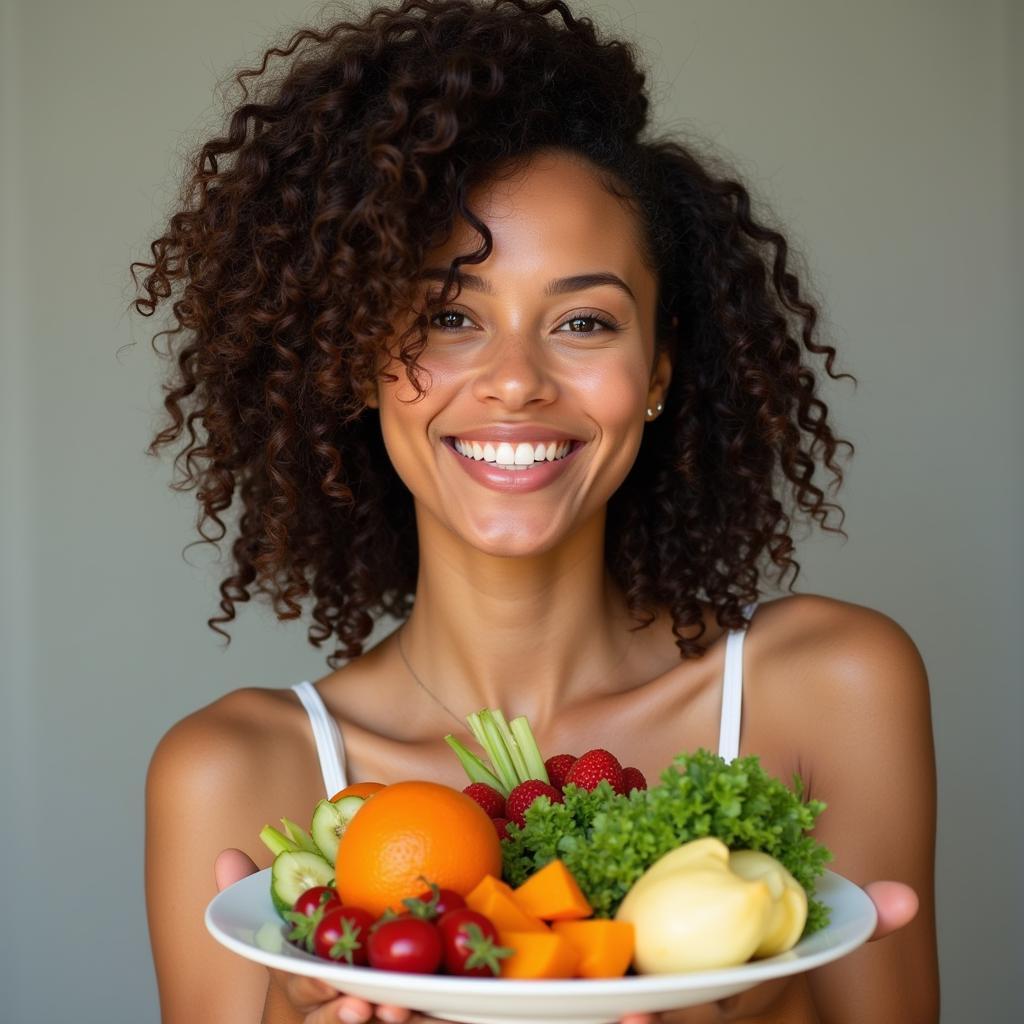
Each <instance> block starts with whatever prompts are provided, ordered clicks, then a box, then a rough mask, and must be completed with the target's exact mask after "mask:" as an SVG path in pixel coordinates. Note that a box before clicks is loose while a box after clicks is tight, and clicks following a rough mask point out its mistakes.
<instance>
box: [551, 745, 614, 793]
mask: <svg viewBox="0 0 1024 1024" xmlns="http://www.w3.org/2000/svg"><path fill="white" fill-rule="evenodd" d="M602 779H607V780H608V781H609V782H610V783H611V784H612V789H614V790H615V792H616V793H621V792H623V789H622V765H621V764H619V761H618V758H617V757H616V756H615V755H614V754H612V753H610V752H609V751H607V750H605V749H603V748H602V747H597V748H595V749H594V750H588V751H587V752H586V753H585V754H584V755H583V756H582V757H581V758H580V759H579V760H578V761H577V762H576V763H575V764H574V765H573V766H572V767H571V768H570V769H569V774H568V775H567V776H566V777H565V784H566V785H568V784H569V783H570V782H571V783H573V784H574V785H577V786H579V787H580V789H586V790H588V791H589V790H592V789H595V788H596V787H597V784H598V783H599V782H600V781H601V780H602Z"/></svg>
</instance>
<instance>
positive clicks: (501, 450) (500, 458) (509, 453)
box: [494, 441, 516, 466]
mask: <svg viewBox="0 0 1024 1024" xmlns="http://www.w3.org/2000/svg"><path fill="white" fill-rule="evenodd" d="M494 459H495V461H496V462H499V463H501V464H503V465H506V466H514V465H515V464H516V450H515V448H513V447H512V445H510V444H509V443H508V441H502V442H501V444H499V445H498V447H497V449H496V450H495V452H494Z"/></svg>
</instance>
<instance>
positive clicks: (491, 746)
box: [480, 711, 519, 792]
mask: <svg viewBox="0 0 1024 1024" xmlns="http://www.w3.org/2000/svg"><path fill="white" fill-rule="evenodd" d="M480 723H481V725H482V726H483V730H484V739H485V740H486V743H485V744H484V749H485V750H486V751H487V753H488V754H490V755H491V762H492V763H493V764H494V768H495V771H497V773H498V776H499V777H500V778H501V781H502V782H504V783H505V788H506V789H507V790H508V791H509V792H511V791H512V790H513V789H515V788H516V786H518V785H519V778H518V776H517V775H516V770H515V767H514V765H513V764H512V757H511V755H510V754H509V752H508V748H507V747H506V746H505V741H504V739H503V738H502V735H501V729H500V728H499V727H498V724H497V723H496V722H495V721H494V718H493V717H492V715H491V714H490V712H488V711H485V712H483V713H482V714H481V716H480Z"/></svg>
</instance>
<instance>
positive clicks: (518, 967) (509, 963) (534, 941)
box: [498, 931, 579, 979]
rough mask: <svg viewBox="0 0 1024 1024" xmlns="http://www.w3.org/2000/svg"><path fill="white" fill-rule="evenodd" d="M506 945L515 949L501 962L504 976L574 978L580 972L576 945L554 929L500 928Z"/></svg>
mask: <svg viewBox="0 0 1024 1024" xmlns="http://www.w3.org/2000/svg"><path fill="white" fill-rule="evenodd" d="M498 937H499V938H500V940H501V944H502V945H503V946H510V947H511V948H512V949H514V950H515V952H514V953H513V954H512V955H511V956H510V957H507V958H504V959H502V961H501V977H503V978H522V979H537V978H572V977H574V976H575V974H576V965H577V964H578V963H579V953H578V952H577V950H576V947H575V946H574V945H573V944H572V943H571V942H570V941H569V940H568V939H566V938H564V937H563V936H561V935H556V934H555V933H554V932H552V931H543V932H515V931H499V932H498Z"/></svg>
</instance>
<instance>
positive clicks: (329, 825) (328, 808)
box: [309, 796, 364, 864]
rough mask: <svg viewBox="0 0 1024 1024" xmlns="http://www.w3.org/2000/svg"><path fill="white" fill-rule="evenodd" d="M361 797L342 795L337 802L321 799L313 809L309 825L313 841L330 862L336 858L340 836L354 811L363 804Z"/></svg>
mask: <svg viewBox="0 0 1024 1024" xmlns="http://www.w3.org/2000/svg"><path fill="white" fill-rule="evenodd" d="M363 799H364V798H363V797H361V796H343V797H342V798H341V799H340V800H339V801H338V802H337V803H332V802H331V801H330V800H321V801H320V802H319V803H318V804H317V805H316V807H315V808H314V810H313V822H312V824H311V825H310V826H309V830H310V832H312V834H313V842H314V843H316V845H317V846H318V847H319V849H320V852H321V853H322V854H323V855H324V856H325V857H326V858H327V860H329V861H330V862H331V863H332V864H333V863H334V862H335V861H336V860H337V858H338V844H339V842H340V841H341V837H342V835H343V834H344V832H345V829H347V828H348V823H349V822H350V821H351V820H352V819H353V818H354V817H355V814H356V811H358V810H359V808H360V807H362V806H363Z"/></svg>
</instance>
